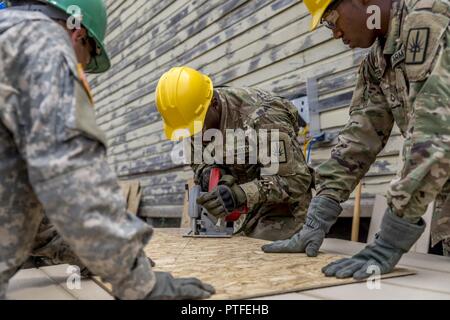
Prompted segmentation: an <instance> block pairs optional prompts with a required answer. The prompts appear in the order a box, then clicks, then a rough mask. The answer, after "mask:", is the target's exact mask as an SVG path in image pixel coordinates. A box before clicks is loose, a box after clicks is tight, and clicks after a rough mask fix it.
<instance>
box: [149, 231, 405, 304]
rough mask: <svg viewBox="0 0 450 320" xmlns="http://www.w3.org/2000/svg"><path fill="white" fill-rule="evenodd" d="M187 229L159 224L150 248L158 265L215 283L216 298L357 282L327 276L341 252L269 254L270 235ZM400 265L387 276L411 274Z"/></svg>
mask: <svg viewBox="0 0 450 320" xmlns="http://www.w3.org/2000/svg"><path fill="white" fill-rule="evenodd" d="M185 232H186V230H185V229H156V230H155V233H154V237H153V238H152V240H151V241H150V243H149V245H148V246H147V247H146V249H145V252H146V254H147V255H148V256H149V257H151V258H152V259H153V260H154V261H155V262H156V267H155V270H156V271H167V272H171V273H172V274H173V275H174V276H176V277H197V278H199V279H201V280H202V281H205V282H207V283H210V284H212V285H213V286H214V287H215V288H216V290H217V294H216V295H214V296H213V297H212V298H213V299H247V298H257V297H263V296H270V295H275V294H281V293H288V292H298V291H305V290H309V289H316V288H323V287H330V286H338V285H343V284H349V283H354V282H355V281H354V280H352V279H346V280H339V279H336V278H327V277H325V276H324V275H323V274H322V273H321V268H322V267H323V266H325V265H326V264H328V263H330V262H332V261H335V260H337V259H339V258H341V257H340V256H337V255H334V254H325V253H324V254H320V255H319V257H318V258H308V257H307V256H306V255H304V254H266V253H264V252H262V251H261V246H262V245H263V244H266V243H268V242H267V241H263V240H257V239H251V238H247V237H233V238H230V239H194V238H183V237H182V235H183V234H184V233H185ZM411 274H413V272H411V271H409V270H405V269H397V270H396V271H395V272H394V273H392V274H390V275H388V277H397V276H405V275H411Z"/></svg>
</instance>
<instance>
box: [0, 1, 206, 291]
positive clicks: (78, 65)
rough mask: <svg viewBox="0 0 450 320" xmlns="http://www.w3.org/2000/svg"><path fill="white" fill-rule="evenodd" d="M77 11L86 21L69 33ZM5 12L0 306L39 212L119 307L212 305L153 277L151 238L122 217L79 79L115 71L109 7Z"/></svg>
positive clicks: (69, 4)
mask: <svg viewBox="0 0 450 320" xmlns="http://www.w3.org/2000/svg"><path fill="white" fill-rule="evenodd" d="M74 5H75V6H77V8H78V9H79V11H78V13H79V14H80V16H78V18H79V17H82V21H81V24H80V25H79V26H76V23H75V25H74V26H73V28H72V27H71V28H69V24H66V22H68V21H67V19H68V15H67V14H66V10H67V9H69V8H72V9H73V6H74ZM9 6H10V7H8V8H7V9H4V10H0V48H1V50H0V299H2V298H5V294H6V289H7V286H8V281H9V279H10V278H11V277H12V276H13V275H14V274H15V273H16V272H17V270H18V269H19V268H20V266H21V265H22V264H23V263H24V261H25V260H26V258H27V256H28V255H29V254H30V251H31V250H32V248H33V246H34V243H35V242H34V240H35V236H36V234H37V232H38V228H39V225H40V223H41V220H42V218H43V212H45V214H46V216H47V217H48V218H49V220H50V222H51V224H53V225H54V226H55V229H56V231H57V232H58V233H59V234H60V235H61V237H62V238H61V239H62V240H63V241H64V242H65V243H66V244H67V246H68V247H69V248H71V249H73V251H74V252H75V253H76V256H77V257H79V259H80V260H81V263H83V264H84V265H86V266H87V267H88V268H89V270H91V271H92V272H94V273H96V274H98V275H99V276H101V277H102V279H103V280H104V281H106V282H109V283H111V284H112V287H113V294H114V295H115V296H116V297H117V298H121V299H142V298H146V299H174V298H177V299H180V298H189V299H193V298H205V297H208V296H210V294H211V293H212V292H213V291H214V289H213V288H212V287H210V286H208V285H206V284H203V283H201V282H200V281H199V280H197V279H174V278H173V277H172V276H171V275H170V274H169V273H159V272H153V271H152V269H151V266H150V263H149V261H148V259H147V258H146V256H145V254H144V251H143V248H144V246H145V245H146V243H147V242H148V241H149V239H150V237H151V235H152V229H151V228H150V227H149V226H148V225H146V224H145V223H143V222H142V221H141V220H139V219H138V218H136V217H135V216H133V215H131V214H129V213H127V212H126V203H125V199H124V197H123V194H122V192H121V190H120V188H119V185H118V183H117V178H116V176H115V175H114V173H113V172H112V171H111V169H110V168H109V166H108V164H107V161H106V159H105V153H106V152H105V151H106V148H105V142H104V140H105V139H104V135H103V133H102V132H101V131H100V130H99V129H98V127H97V126H96V124H95V115H94V109H93V103H92V98H91V96H90V91H89V88H88V86H87V82H86V79H85V77H84V73H83V69H86V70H87V71H88V72H104V71H106V70H107V69H108V68H109V67H110V62H109V58H108V56H107V54H106V51H105V48H104V45H103V40H104V35H105V31H106V25H107V23H106V20H107V19H106V8H105V5H104V3H103V1H102V0H52V1H10V3H9ZM73 18H74V17H69V20H72V22H73ZM41 231H44V230H41Z"/></svg>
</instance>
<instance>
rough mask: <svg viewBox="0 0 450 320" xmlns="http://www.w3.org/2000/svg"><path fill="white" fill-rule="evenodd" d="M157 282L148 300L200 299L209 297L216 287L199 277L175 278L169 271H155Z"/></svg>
mask: <svg viewBox="0 0 450 320" xmlns="http://www.w3.org/2000/svg"><path fill="white" fill-rule="evenodd" d="M155 277H156V284H155V286H154V287H153V290H152V291H151V292H150V293H149V294H148V295H147V297H146V298H145V299H146V300H198V299H206V298H209V297H210V296H211V295H212V294H214V293H216V291H215V289H214V288H213V287H212V286H211V285H209V284H206V283H203V282H201V281H200V280H199V279H197V278H174V277H173V276H172V275H171V274H170V273H168V272H155Z"/></svg>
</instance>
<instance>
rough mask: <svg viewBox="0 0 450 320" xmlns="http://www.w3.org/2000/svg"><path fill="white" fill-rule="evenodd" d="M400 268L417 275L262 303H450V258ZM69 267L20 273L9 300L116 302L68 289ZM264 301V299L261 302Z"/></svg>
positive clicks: (415, 260) (333, 242)
mask: <svg viewBox="0 0 450 320" xmlns="http://www.w3.org/2000/svg"><path fill="white" fill-rule="evenodd" d="M363 247H364V244H362V243H355V242H350V241H343V240H337V239H326V240H325V242H324V245H323V247H322V251H324V252H330V253H337V254H340V255H347V256H350V255H353V254H355V253H356V252H358V251H359V250H361V249H362V248H363ZM400 265H401V266H403V267H406V268H408V269H411V270H414V271H416V272H417V274H416V275H413V276H407V277H401V278H393V279H386V280H381V283H380V289H374V290H370V289H369V288H368V286H367V284H366V283H365V282H364V283H356V284H350V285H345V286H339V287H331V288H325V289H316V290H308V291H303V292H301V293H290V294H283V295H277V296H268V297H265V298H263V299H274V300H303V299H304V300H329V299H338V300H339V299H356V300H372V299H375V300H376V299H384V300H391V299H392V300H395V299H406V300H418V299H438V300H450V258H447V257H440V256H435V255H424V254H416V253H410V254H407V255H405V256H404V257H403V259H402V260H401V261H400ZM68 271H70V270H68V266H67V265H61V266H54V267H45V268H41V269H28V270H22V271H20V272H19V273H18V274H17V275H16V276H15V277H14V278H13V279H12V280H11V282H10V285H9V289H8V293H7V298H8V299H11V300H112V299H113V298H112V297H111V296H110V295H109V294H108V293H107V292H106V291H105V290H103V289H102V288H101V287H99V286H98V285H97V284H96V283H95V282H93V281H92V280H90V279H84V280H81V282H80V283H79V284H80V286H79V287H78V288H69V286H71V284H73V282H70V283H69V284H68V283H67V279H68V273H67V272H68ZM260 299H261V298H260Z"/></svg>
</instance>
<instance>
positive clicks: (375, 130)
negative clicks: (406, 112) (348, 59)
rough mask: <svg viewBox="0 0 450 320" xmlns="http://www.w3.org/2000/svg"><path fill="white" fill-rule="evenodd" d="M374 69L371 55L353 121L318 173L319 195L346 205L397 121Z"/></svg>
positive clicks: (363, 67)
mask: <svg viewBox="0 0 450 320" xmlns="http://www.w3.org/2000/svg"><path fill="white" fill-rule="evenodd" d="M374 65H375V63H374V56H373V54H372V52H371V53H370V54H369V55H368V56H367V57H366V58H365V60H364V61H363V63H362V64H361V67H360V70H359V75H358V81H357V85H356V88H355V93H354V95H353V99H352V102H351V104H350V119H349V121H348V123H347V125H346V126H345V128H344V129H343V130H342V131H341V132H340V134H339V137H338V144H337V145H336V146H335V147H334V148H333V150H332V151H331V158H330V159H329V160H327V161H325V162H324V163H323V164H321V165H320V166H319V167H318V168H317V169H316V190H317V195H324V196H328V197H330V198H333V199H335V200H337V201H339V202H345V201H346V200H347V199H348V198H349V196H350V194H351V192H352V191H353V190H354V188H355V187H356V185H357V184H358V183H359V181H360V180H361V179H362V177H364V175H365V174H366V173H367V171H368V170H369V168H370V166H371V165H372V163H373V162H374V161H375V159H376V156H377V154H378V153H379V152H380V151H381V150H382V149H383V148H384V146H385V145H386V143H387V140H388V138H389V136H390V133H391V131H392V127H393V123H394V120H393V116H392V113H391V111H390V109H389V105H388V103H387V101H386V98H385V96H384V95H383V93H382V91H381V88H380V86H379V80H377V78H376V76H375V71H374V70H375V68H374Z"/></svg>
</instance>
